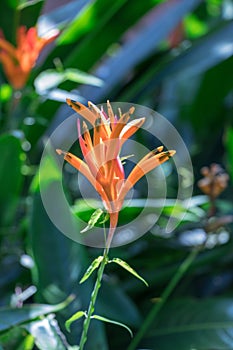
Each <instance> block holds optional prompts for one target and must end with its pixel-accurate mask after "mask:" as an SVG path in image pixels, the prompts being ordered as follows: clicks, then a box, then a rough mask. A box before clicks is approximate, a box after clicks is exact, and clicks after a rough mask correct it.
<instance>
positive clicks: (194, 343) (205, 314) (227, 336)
mask: <svg viewBox="0 0 233 350" xmlns="http://www.w3.org/2000/svg"><path fill="white" fill-rule="evenodd" d="M232 310H233V303H232V299H227V298H209V299H204V300H195V299H191V298H187V299H182V300H177V301H173V302H170V303H167V304H166V305H165V306H164V308H163V309H162V310H161V312H160V313H159V317H158V319H157V320H156V321H155V323H154V325H153V326H152V327H151V329H150V330H149V332H148V334H147V336H146V338H145V339H144V340H143V341H142V346H144V347H149V348H150V347H153V345H154V344H156V346H157V348H158V349H159V350H169V349H171V344H173V345H172V349H174V350H186V349H191V348H193V349H229V348H231V344H232V342H233V333H232V330H233V312H232ZM229 345H230V346H229Z"/></svg>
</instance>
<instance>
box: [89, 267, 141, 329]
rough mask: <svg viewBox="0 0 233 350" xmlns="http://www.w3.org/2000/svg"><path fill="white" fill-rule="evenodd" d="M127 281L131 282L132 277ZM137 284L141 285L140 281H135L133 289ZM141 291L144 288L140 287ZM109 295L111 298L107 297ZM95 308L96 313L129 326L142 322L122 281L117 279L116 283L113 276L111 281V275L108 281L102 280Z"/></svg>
mask: <svg viewBox="0 0 233 350" xmlns="http://www.w3.org/2000/svg"><path fill="white" fill-rule="evenodd" d="M117 272H119V270H118V271H117ZM110 276H111V275H110ZM127 281H128V282H129V284H131V282H132V279H130V281H129V279H127ZM138 284H139V285H140V286H141V284H140V283H136V286H134V291H135V290H136V288H137V286H138ZM142 292H145V289H144V288H143V289H142ZM110 295H111V298H109V296H110ZM113 300H114V302H113ZM95 310H96V311H95V312H96V313H97V314H101V315H103V316H104V317H109V318H111V319H113V320H117V321H119V322H122V323H126V324H128V325H129V326H130V327H134V328H138V327H139V326H140V324H141V322H142V317H141V314H140V311H139V309H138V306H137V305H136V303H135V302H134V300H132V298H131V297H130V296H129V295H128V293H126V292H125V291H124V289H123V284H122V281H118V283H116V282H115V281H114V277H113V281H112V283H111V277H110V281H109V283H107V282H106V281H103V283H102V286H101V289H100V292H99V296H98V299H97V302H96V309H95Z"/></svg>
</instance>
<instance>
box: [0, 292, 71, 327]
mask: <svg viewBox="0 0 233 350" xmlns="http://www.w3.org/2000/svg"><path fill="white" fill-rule="evenodd" d="M69 303H70V299H67V300H66V301H64V302H62V303H59V304H56V305H45V304H32V305H28V304H27V305H25V306H23V307H22V308H20V309H19V308H10V307H4V308H0V332H3V331H7V330H9V329H10V328H11V327H13V326H17V325H19V324H21V323H25V322H29V321H31V320H33V319H35V318H37V317H40V316H43V315H47V314H50V313H53V312H58V311H60V310H62V309H64V308H65V307H66V306H67V305H68V304H69Z"/></svg>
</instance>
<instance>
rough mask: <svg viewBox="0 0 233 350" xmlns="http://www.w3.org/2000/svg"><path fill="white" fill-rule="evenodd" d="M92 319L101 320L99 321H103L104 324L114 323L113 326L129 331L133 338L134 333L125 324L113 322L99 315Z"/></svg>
mask: <svg viewBox="0 0 233 350" xmlns="http://www.w3.org/2000/svg"><path fill="white" fill-rule="evenodd" d="M91 318H94V319H95V320H99V321H102V322H106V323H112V324H116V325H118V326H121V327H123V328H125V329H127V331H128V332H129V334H130V335H131V338H132V337H133V333H132V331H131V329H130V328H129V327H127V326H126V325H125V324H124V323H121V322H117V321H113V320H110V319H109V318H106V317H103V316H99V315H93V316H91Z"/></svg>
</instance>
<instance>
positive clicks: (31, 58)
mask: <svg viewBox="0 0 233 350" xmlns="http://www.w3.org/2000/svg"><path fill="white" fill-rule="evenodd" d="M57 36H58V32H56V33H51V35H49V36H48V37H45V38H40V37H38V35H37V29H36V28H35V27H31V28H29V29H28V30H27V28H26V27H25V26H20V27H19V28H18V29H17V35H16V47H15V46H13V45H12V44H11V43H9V42H8V41H7V40H5V38H4V37H3V34H2V35H1V37H0V61H1V62H2V65H3V70H4V72H5V74H6V77H7V79H8V81H9V82H10V83H11V85H12V86H13V87H14V88H15V89H21V88H23V87H24V85H25V83H26V81H27V79H28V77H29V74H30V72H31V70H32V68H33V67H34V65H35V63H36V60H37V58H38V56H39V54H40V52H41V51H42V50H43V48H44V47H45V46H46V45H48V44H49V43H50V42H52V41H53V40H54V39H55V38H56V37H57Z"/></svg>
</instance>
